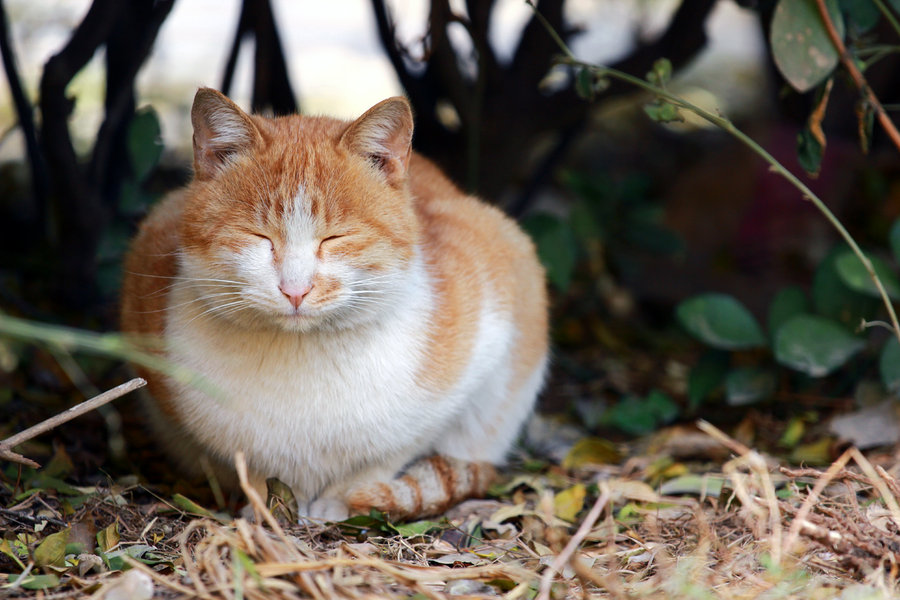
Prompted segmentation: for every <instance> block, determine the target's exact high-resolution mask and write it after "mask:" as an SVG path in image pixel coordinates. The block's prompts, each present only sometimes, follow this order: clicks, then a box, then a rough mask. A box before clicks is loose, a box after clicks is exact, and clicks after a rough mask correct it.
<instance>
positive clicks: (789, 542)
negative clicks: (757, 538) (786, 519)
mask: <svg viewBox="0 0 900 600" xmlns="http://www.w3.org/2000/svg"><path fill="white" fill-rule="evenodd" d="M851 457H852V454H851V452H850V449H849V448H848V449H847V450H846V451H845V452H844V453H843V454H841V456H840V457H839V458H838V459H837V460H836V461H834V462H833V463H831V466H830V467H828V470H827V471H825V473H824V474H823V475H822V476H821V477H819V480H818V481H816V485H814V486H813V489H812V491H811V492H810V493H809V495H808V496H807V497H806V500H804V501H803V505H802V506H801V507H800V510H798V511H797V514H796V515H794V520H793V522H792V523H791V528H790V530H789V531H788V536H787V539H786V540H785V541H784V553H785V554H788V553H790V551H791V548H793V546H794V544H795V543H797V538H798V537H799V536H800V528H801V527H802V526H803V523H804V522H806V517H807V516H808V515H809V512H810V511H811V510H812V507H813V504H815V503H816V501H817V500H818V499H819V494H821V493H822V490H824V489H825V486H826V485H828V484H829V483H830V482H831V480H832V479H834V476H835V475H837V473H838V472H839V471H840V470H841V469H843V468H844V467H845V466H846V465H847V463H848V462H850V458H851Z"/></svg>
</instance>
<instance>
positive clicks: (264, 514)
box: [234, 450, 302, 561]
mask: <svg viewBox="0 0 900 600" xmlns="http://www.w3.org/2000/svg"><path fill="white" fill-rule="evenodd" d="M234 467H235V470H236V471H237V475H238V481H239V482H240V484H241V489H242V490H243V491H244V494H245V495H246V496H247V500H249V501H250V505H251V506H252V507H253V511H254V512H255V513H256V516H257V518H258V519H262V520H264V521H265V522H266V523H268V524H269V527H271V528H272V531H274V532H275V535H277V536H278V537H279V538H281V541H282V542H284V545H285V547H286V548H287V549H288V550H289V551H290V553H291V558H292V559H295V560H298V561H299V560H301V559H302V557H301V556H300V554H299V553H298V551H297V546H296V545H295V544H292V543H291V541H290V540H289V539H288V537H287V535H285V533H284V530H283V529H282V528H281V526H280V525H279V524H278V521H277V520H276V519H275V517H273V516H272V512H271V511H270V510H269V509H268V508H266V503H265V502H264V501H263V499H262V498H261V497H260V495H259V492H257V491H256V488H254V487H253V486H252V485H250V478H249V476H248V475H247V460H246V459H245V458H244V453H243V451H241V450H238V451H237V452H235V453H234Z"/></svg>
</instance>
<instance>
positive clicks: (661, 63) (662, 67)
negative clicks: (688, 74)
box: [647, 58, 672, 88]
mask: <svg viewBox="0 0 900 600" xmlns="http://www.w3.org/2000/svg"><path fill="white" fill-rule="evenodd" d="M671 79H672V61H670V60H669V59H668V58H658V59H656V61H655V62H654V63H653V70H652V71H650V72H649V73H647V81H649V82H650V83H652V84H653V85H655V86H657V87H661V88H664V87H666V85H668V83H669V81H670V80H671Z"/></svg>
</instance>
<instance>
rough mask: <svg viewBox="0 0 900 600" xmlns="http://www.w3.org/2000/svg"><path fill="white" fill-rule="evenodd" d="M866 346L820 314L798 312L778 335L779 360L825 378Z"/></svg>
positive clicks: (781, 328)
mask: <svg viewBox="0 0 900 600" xmlns="http://www.w3.org/2000/svg"><path fill="white" fill-rule="evenodd" d="M864 347H865V341H863V340H862V339H860V338H858V337H856V336H854V335H853V334H852V333H850V332H849V331H847V330H846V329H845V328H844V327H843V326H842V325H840V324H839V323H835V322H834V321H832V320H831V319H828V318H826V317H820V316H816V315H797V316H796V317H793V318H792V319H790V320H789V321H788V322H787V323H785V324H784V325H782V326H781V327H780V328H779V329H778V332H777V333H776V334H775V342H774V351H775V359H776V360H777V361H778V362H779V363H781V364H783V365H785V366H787V367H790V368H792V369H795V370H797V371H800V372H802V373H806V374H807V375H809V376H810V377H824V376H825V375H828V374H829V373H831V372H832V371H834V370H835V369H837V368H838V367H840V366H842V365H843V364H844V363H846V362H847V361H848V360H849V359H850V358H851V357H852V356H853V355H854V354H856V353H858V352H860V351H861V350H862V349H863V348H864Z"/></svg>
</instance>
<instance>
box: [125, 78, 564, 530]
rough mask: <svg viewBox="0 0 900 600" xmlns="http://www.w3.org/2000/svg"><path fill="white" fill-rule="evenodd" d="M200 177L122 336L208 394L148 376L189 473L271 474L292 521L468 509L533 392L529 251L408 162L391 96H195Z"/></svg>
mask: <svg viewBox="0 0 900 600" xmlns="http://www.w3.org/2000/svg"><path fill="white" fill-rule="evenodd" d="M191 122H192V126H193V150H194V161H193V166H194V178H193V181H192V182H191V183H190V184H188V185H187V186H186V187H185V188H183V189H180V190H177V191H175V192H173V193H171V194H170V195H168V196H166V197H165V198H164V199H163V200H162V201H161V202H160V203H159V204H158V205H157V206H155V207H154V209H153V210H152V211H151V212H150V214H149V215H148V216H147V217H146V219H145V220H144V221H143V223H142V224H141V226H140V228H139V231H138V233H137V235H136V237H135V239H134V240H133V242H132V244H131V247H130V250H129V253H128V255H127V257H126V260H125V274H124V280H123V287H122V292H121V315H120V316H121V324H122V329H123V331H124V332H127V333H128V334H133V335H135V336H140V337H142V338H157V339H158V340H161V342H159V347H161V348H162V350H158V351H160V352H163V354H164V356H165V358H167V359H168V360H169V361H170V362H172V363H175V364H177V365H179V366H183V367H185V368H186V369H187V370H189V371H191V372H193V373H197V374H199V375H200V376H202V377H203V378H204V379H205V380H206V381H208V382H210V383H211V384H212V385H213V386H214V387H215V388H216V389H217V390H220V393H219V394H208V393H207V392H206V391H204V388H203V387H197V386H196V385H192V384H190V383H184V382H182V381H181V380H180V379H178V378H172V377H169V376H165V375H162V374H159V373H155V372H148V371H147V370H146V369H142V368H138V371H139V372H140V374H141V375H142V376H144V377H145V378H146V379H147V380H148V381H149V390H150V400H149V402H148V407H147V408H148V411H149V413H150V421H151V423H152V424H153V425H154V427H155V430H156V433H157V435H158V437H159V438H160V440H161V441H162V443H163V445H164V447H166V448H167V449H168V451H169V453H170V454H171V455H172V456H173V457H174V459H176V461H177V462H178V463H180V464H181V466H182V467H184V468H187V469H189V470H190V471H193V472H195V473H197V472H199V465H200V464H201V462H202V461H207V464H208V465H211V466H212V469H213V473H214V474H215V475H216V476H217V478H218V479H219V480H220V481H222V482H224V483H225V484H226V485H234V475H233V473H234V467H233V456H234V453H235V452H236V451H238V450H242V451H243V452H244V453H245V455H246V460H247V465H248V470H249V472H250V474H251V480H252V483H253V485H254V486H256V487H258V488H260V489H263V490H264V489H265V487H264V481H265V479H266V478H268V477H276V478H278V479H279V480H281V481H282V482H284V483H285V484H287V485H288V486H290V487H291V488H292V490H293V492H294V494H295V496H296V498H297V500H298V504H299V507H300V512H301V513H302V514H303V515H305V516H308V517H311V518H317V519H324V520H340V519H343V518H346V517H347V516H348V515H351V514H358V513H367V512H368V511H369V510H370V509H372V508H375V509H378V510H381V511H383V512H385V513H387V514H388V515H390V516H391V517H392V518H412V517H417V516H427V515H432V514H439V513H441V512H443V511H445V510H446V509H447V508H449V507H450V506H452V505H453V504H455V503H457V502H459V501H461V500H462V499H464V498H467V497H471V496H478V495H483V494H484V492H485V491H486V489H487V487H488V485H489V483H490V482H491V480H492V478H493V476H494V468H493V465H497V464H501V463H502V462H503V460H504V457H505V456H506V454H507V452H508V451H509V449H510V447H511V445H512V444H513V442H514V440H515V438H516V436H517V434H518V432H519V430H520V428H521V427H522V425H523V423H524V421H525V420H526V419H527V418H528V416H529V415H530V413H531V412H532V410H533V407H534V405H535V401H536V398H537V395H538V393H539V391H540V389H541V387H542V385H543V381H544V374H545V370H546V365H547V356H548V339H547V338H548V334H547V295H546V288H545V278H544V272H543V269H542V267H541V265H540V263H539V261H538V258H537V256H536V253H535V249H534V246H533V244H532V242H531V240H530V239H529V237H528V236H527V235H526V234H524V233H523V232H522V230H521V229H519V227H518V226H517V225H516V224H515V223H514V222H513V221H512V220H511V219H509V218H508V217H506V216H505V215H504V214H503V213H502V212H501V211H499V210H498V209H496V208H494V207H491V206H489V205H487V204H485V203H482V202H481V201H479V200H477V199H475V198H473V197H471V196H467V195H465V194H464V193H462V192H461V191H460V190H459V189H457V188H456V187H455V186H454V185H453V184H452V183H451V182H450V181H449V180H448V179H447V178H446V177H445V176H444V175H443V173H442V172H441V171H440V170H439V169H438V168H437V167H436V166H435V165H434V164H432V163H431V162H429V161H428V160H427V159H425V158H423V157H421V156H419V155H418V154H416V153H415V152H412V150H411V140H412V135H413V117H412V111H411V109H410V106H409V103H408V101H407V100H406V99H405V98H402V97H394V98H389V99H387V100H384V101H382V102H380V103H379V104H376V105H375V106H374V107H372V108H371V109H370V110H368V111H367V112H366V113H365V114H363V115H362V116H361V117H359V118H358V119H356V120H355V121H352V122H348V121H342V120H338V119H333V118H327V117H313V116H300V115H293V116H285V117H277V118H266V117H262V116H257V115H249V114H247V113H245V112H244V111H242V110H241V109H240V108H239V107H238V106H237V105H236V104H235V103H233V102H232V101H231V100H230V99H228V98H227V97H226V96H224V95H223V94H221V93H219V92H217V91H215V90H213V89H210V88H200V89H199V91H198V92H197V93H196V96H195V98H194V103H193V107H192V109H191Z"/></svg>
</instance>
